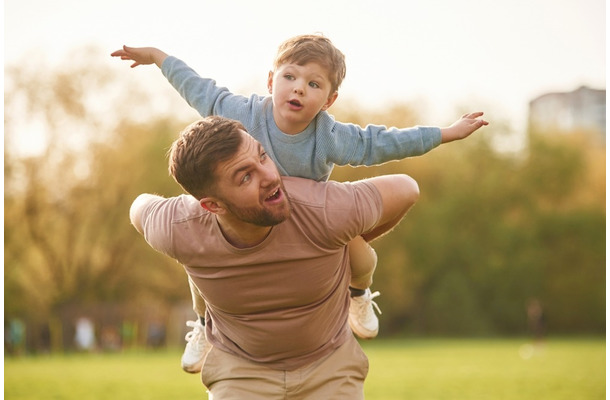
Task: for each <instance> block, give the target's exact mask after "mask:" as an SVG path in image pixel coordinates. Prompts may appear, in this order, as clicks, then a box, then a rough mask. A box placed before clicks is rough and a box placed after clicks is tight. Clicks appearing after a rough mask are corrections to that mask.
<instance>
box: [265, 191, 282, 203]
mask: <svg viewBox="0 0 610 400" xmlns="http://www.w3.org/2000/svg"><path fill="white" fill-rule="evenodd" d="M280 194H281V192H280V188H277V189H276V190H275V192H273V193H272V194H271V196H268V197H267V198H266V199H265V201H273V200H277V199H279V198H280Z"/></svg>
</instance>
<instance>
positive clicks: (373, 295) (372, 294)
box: [369, 292, 382, 315]
mask: <svg viewBox="0 0 610 400" xmlns="http://www.w3.org/2000/svg"><path fill="white" fill-rule="evenodd" d="M380 294H381V293H379V292H373V293H371V297H369V300H371V304H372V305H373V307H374V308H375V310H377V312H378V313H379V315H381V314H382V313H381V310H380V309H379V306H378V305H377V303H375V302H374V301H373V299H374V298H375V297H379V295H380Z"/></svg>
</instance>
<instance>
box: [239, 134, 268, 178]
mask: <svg viewBox="0 0 610 400" xmlns="http://www.w3.org/2000/svg"><path fill="white" fill-rule="evenodd" d="M256 147H257V150H258V154H262V153H264V152H265V148H264V147H263V145H262V144H260V143H257V146H256ZM251 168H252V166H251V164H250V163H247V164H244V165H243V166H241V167H239V168H237V169H236V170H235V171H233V173H232V174H231V179H235V177H236V176H237V175H239V174H240V173H241V172H243V171H247V170H249V169H251Z"/></svg>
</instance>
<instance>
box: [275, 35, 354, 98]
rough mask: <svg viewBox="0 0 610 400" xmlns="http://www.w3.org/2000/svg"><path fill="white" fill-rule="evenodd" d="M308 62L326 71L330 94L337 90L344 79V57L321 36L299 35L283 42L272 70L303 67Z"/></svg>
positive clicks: (328, 40)
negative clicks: (285, 67)
mask: <svg viewBox="0 0 610 400" xmlns="http://www.w3.org/2000/svg"><path fill="white" fill-rule="evenodd" d="M309 62H315V63H317V64H320V65H321V66H322V67H324V68H325V69H326V70H327V71H328V75H329V79H330V82H331V85H332V87H331V91H330V92H331V94H332V93H334V92H336V91H338V90H339V86H341V83H342V82H343V79H344V78H345V71H346V67H345V56H344V55H343V53H341V51H339V49H337V48H336V47H335V46H334V45H333V44H332V42H331V41H330V39H328V38H327V37H325V36H323V35H318V34H314V35H299V36H295V37H292V38H290V39H288V40H286V41H284V42H283V43H282V44H280V47H279V48H278V50H277V54H276V56H275V60H274V61H273V69H274V70H277V69H278V68H279V67H280V66H281V65H283V64H286V63H294V64H297V65H305V64H307V63H309Z"/></svg>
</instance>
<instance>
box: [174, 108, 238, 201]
mask: <svg viewBox="0 0 610 400" xmlns="http://www.w3.org/2000/svg"><path fill="white" fill-rule="evenodd" d="M245 130H246V128H244V126H243V125H242V124H241V123H240V122H239V121H234V120H230V119H226V118H222V117H216V116H212V117H207V118H204V119H202V120H199V121H196V122H193V123H192V124H191V125H189V126H187V127H186V128H185V129H184V130H183V131H182V132H181V133H180V137H179V138H178V139H176V141H174V143H173V144H172V147H171V149H170V152H169V173H170V175H171V176H173V177H174V179H175V180H176V182H178V184H179V185H180V186H182V188H183V189H184V190H185V191H186V192H187V193H189V194H191V195H192V196H193V197H195V198H197V199H201V198H202V197H204V196H206V195H210V194H213V193H214V192H215V190H216V189H215V183H216V181H217V176H216V175H217V174H216V170H217V167H218V165H219V164H221V163H223V162H225V161H227V160H229V159H231V158H232V157H233V156H234V155H235V154H236V153H237V150H238V149H239V146H240V145H241V143H242V141H243V135H242V132H244V131H245Z"/></svg>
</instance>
